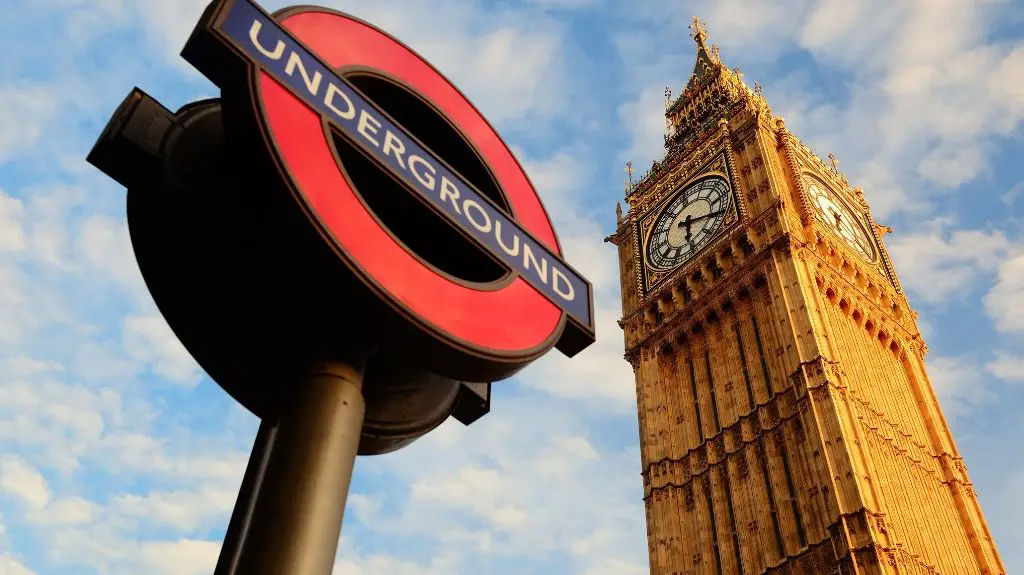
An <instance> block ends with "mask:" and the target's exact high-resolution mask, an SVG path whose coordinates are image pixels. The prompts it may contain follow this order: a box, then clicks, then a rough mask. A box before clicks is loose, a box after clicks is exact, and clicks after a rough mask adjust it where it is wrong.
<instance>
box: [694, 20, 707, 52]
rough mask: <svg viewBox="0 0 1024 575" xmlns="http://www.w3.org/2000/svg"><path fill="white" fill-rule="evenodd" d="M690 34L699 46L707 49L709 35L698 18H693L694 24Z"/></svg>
mask: <svg viewBox="0 0 1024 575" xmlns="http://www.w3.org/2000/svg"><path fill="white" fill-rule="evenodd" d="M690 34H691V36H693V39H694V41H696V42H697V46H699V47H701V48H705V49H706V48H707V46H705V45H704V42H705V41H706V40H707V39H708V33H707V32H706V31H705V30H704V24H703V23H702V22H701V21H700V18H699V17H697V16H694V17H693V24H691V25H690Z"/></svg>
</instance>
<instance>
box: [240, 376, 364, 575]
mask: <svg viewBox="0 0 1024 575" xmlns="http://www.w3.org/2000/svg"><path fill="white" fill-rule="evenodd" d="M362 381H363V369H362V368H356V367H353V366H352V365H350V364H348V363H342V362H327V363H322V364H318V365H316V366H315V367H314V369H313V370H311V371H310V372H309V374H308V376H307V377H306V378H305V379H304V381H300V382H298V385H296V386H295V387H294V388H293V389H292V391H291V393H289V397H288V398H287V399H286V400H285V403H284V404H283V405H282V406H281V407H282V409H281V411H280V417H279V419H278V423H277V430H276V434H275V437H274V439H273V444H274V445H273V447H274V448H273V449H272V450H270V456H269V459H268V460H267V464H266V471H265V472H264V474H263V479H262V480H261V481H260V484H259V489H258V490H259V497H257V498H256V499H255V505H254V506H253V510H252V514H251V518H250V520H249V522H248V530H247V532H246V533H245V534H244V544H243V545H241V546H240V548H241V552H240V553H239V557H238V560H237V562H236V563H235V565H236V567H235V569H236V570H237V572H238V573H239V574H245V575H330V573H331V570H332V568H333V567H334V556H335V553H337V550H338V539H339V537H340V536H341V523H342V520H343V518H344V514H345V501H346V499H347V498H348V489H349V484H350V482H351V480H352V472H353V470H354V468H355V460H356V454H357V452H358V450H359V439H360V435H361V432H362V427H363V418H364V416H365V413H366V404H365V403H364V401H363V394H362Z"/></svg>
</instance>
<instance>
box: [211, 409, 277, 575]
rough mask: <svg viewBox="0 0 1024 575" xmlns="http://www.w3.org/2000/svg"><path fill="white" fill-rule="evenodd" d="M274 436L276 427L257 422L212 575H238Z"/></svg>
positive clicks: (264, 421) (264, 422)
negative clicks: (254, 436)
mask: <svg viewBox="0 0 1024 575" xmlns="http://www.w3.org/2000/svg"><path fill="white" fill-rule="evenodd" d="M276 435H277V425H276V424H271V423H268V422H267V421H266V420H263V421H260V427H259V430H258V431H256V440H255V441H253V444H252V453H251V454H250V455H249V463H248V465H246V467H245V475H244V476H242V485H241V487H239V488H238V497H237V498H236V499H235V508H234V510H232V512H231V519H230V521H229V522H228V529H227V531H226V532H225V533H224V543H223V545H221V548H220V557H218V558H217V567H216V568H215V569H214V571H213V575H240V572H239V571H238V559H239V557H240V556H241V553H242V545H243V544H244V543H245V537H246V535H247V534H248V532H249V526H250V524H251V523H252V513H253V509H254V508H255V506H256V497H257V496H258V495H259V491H260V484H261V483H262V481H263V476H264V474H265V473H266V469H267V462H268V461H269V459H270V452H271V450H272V449H273V448H274V438H275V436H276Z"/></svg>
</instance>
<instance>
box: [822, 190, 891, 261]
mask: <svg viewBox="0 0 1024 575" xmlns="http://www.w3.org/2000/svg"><path fill="white" fill-rule="evenodd" d="M804 186H805V187H806V188H807V196H808V199H810V201H811V210H812V211H813V212H814V217H815V218H817V219H818V220H819V221H820V222H821V223H823V224H824V225H825V227H827V228H828V229H829V230H831V231H832V233H834V234H835V235H837V236H839V237H840V238H841V239H842V240H843V241H844V242H846V244H847V245H848V246H849V247H850V248H851V249H852V250H853V251H854V252H855V253H856V254H857V255H859V256H860V257H862V258H864V259H865V260H867V261H869V262H874V261H875V260H876V259H877V257H878V253H877V251H876V250H875V243H874V241H873V240H872V237H871V234H870V233H868V230H867V227H866V226H865V217H864V216H863V214H860V213H859V212H858V211H855V210H852V209H850V207H849V206H847V204H846V202H845V201H843V200H842V199H841V198H840V197H839V196H838V195H837V194H836V193H835V192H833V191H832V189H831V188H829V187H828V186H826V185H825V184H824V183H822V182H820V181H819V180H818V179H817V178H813V177H809V176H808V177H805V178H804Z"/></svg>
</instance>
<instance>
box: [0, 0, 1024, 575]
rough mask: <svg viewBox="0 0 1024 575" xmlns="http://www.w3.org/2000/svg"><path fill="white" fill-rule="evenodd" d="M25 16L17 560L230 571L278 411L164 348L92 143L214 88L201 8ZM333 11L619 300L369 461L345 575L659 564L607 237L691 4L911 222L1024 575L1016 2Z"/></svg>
mask: <svg viewBox="0 0 1024 575" xmlns="http://www.w3.org/2000/svg"><path fill="white" fill-rule="evenodd" d="M19 4H20V6H19V7H18V8H16V9H13V10H12V9H9V10H8V11H7V12H6V13H5V17H4V18H2V19H0V37H2V38H4V41H5V51H6V57H5V58H3V59H2V60H0V574H3V575H26V574H32V573H37V574H43V573H45V574H58V575H63V574H92V573H100V574H126V575H128V574H137V573H149V574H153V575H198V574H208V573H210V572H212V566H213V564H214V562H215V560H216V556H217V552H218V549H219V541H220V538H221V537H222V536H223V530H224V527H225V526H226V523H227V517H228V514H229V513H230V509H231V506H232V504H233V502H234V495H235V492H236V490H237V487H238V482H239V480H240V478H241V475H242V472H243V470H244V466H245V461H246V458H247V455H248V450H249V447H250V445H251V441H252V438H253V436H254V433H255V429H256V425H257V422H256V421H255V419H254V418H253V417H252V416H250V415H249V414H247V413H245V412H244V411H242V410H241V409H240V408H238V407H236V406H235V405H233V404H232V402H231V401H230V400H229V399H228V398H227V397H226V395H225V394H224V393H223V392H221V391H220V389H219V388H218V387H216V385H214V384H213V383H212V382H211V381H210V380H209V379H207V378H206V377H205V376H203V375H202V373H201V372H200V371H199V370H198V368H197V367H196V366H195V364H194V363H193V362H192V360H191V359H190V357H189V356H188V354H187V353H186V352H185V351H184V350H183V349H182V348H181V346H180V344H178V342H177V341H176V340H175V339H174V337H173V336H172V335H171V333H170V331H169V329H168V328H167V326H166V324H165V323H164V322H163V320H162V319H161V318H160V316H159V314H158V313H157V312H156V310H155V307H154V306H153V304H152V302H151V300H150V298H149V296H148V294H147V293H146V291H145V288H144V286H143V285H142V283H141V279H140V277H139V275H138V271H137V268H136V266H135V263H134V260H133V256H132V253H131V247H130V244H129V241H128V235H127V230H126V227H125V224H124V190H123V189H121V188H120V187H119V186H118V185H116V184H115V183H113V182H112V181H110V180H108V179H107V178H106V177H105V176H104V175H102V174H100V173H98V172H97V171H96V170H94V169H92V168H91V167H90V166H88V165H87V164H86V163H85V162H84V157H85V154H86V153H87V151H88V149H89V147H90V146H91V145H92V143H93V141H94V139H95V137H96V135H97V134H98V132H99V130H100V129H101V128H102V127H103V125H104V123H105V122H106V120H107V119H108V118H109V116H110V113H111V112H112V111H113V109H114V107H115V106H116V105H117V104H118V103H119V102H120V101H121V99H122V98H123V97H124V96H125V95H126V94H127V92H128V91H129V90H130V89H131V88H132V87H133V86H136V85H137V86H140V87H141V88H143V89H144V90H146V91H147V92H149V93H150V94H152V95H153V96H154V97H156V98H157V99H159V100H160V101H162V102H163V103H164V104H165V105H168V106H169V107H172V108H174V107H176V106H179V105H181V104H183V103H185V102H188V101H190V100H193V99H196V98H199V97H208V96H212V95H215V94H216V88H215V87H214V86H212V85H211V84H209V83H208V82H207V81H206V80H205V79H203V78H201V77H200V76H199V75H198V74H197V73H195V72H194V71H192V70H191V69H190V68H189V66H188V65H187V64H186V63H185V62H184V61H183V60H181V59H180V57H179V56H178V52H179V50H180V48H181V46H182V45H183V43H184V40H185V38H186V37H187V34H188V33H189V32H190V31H191V29H192V26H193V24H194V23H195V21H196V19H197V18H198V16H199V14H200V12H201V10H202V8H203V5H204V2H203V0H162V1H161V2H151V1H142V0H33V1H31V2H25V3H19ZM325 4H329V5H331V6H334V7H337V8H341V9H343V10H346V11H349V12H351V13H353V14H355V15H357V16H360V17H363V18H365V19H368V20H370V21H371V22H374V23H375V24H377V25H379V26H381V27H383V28H385V29H386V30H388V31H390V32H392V33H393V34H395V35H397V36H398V37H399V38H401V39H402V40H403V41H405V42H406V43H408V44H409V45H411V46H412V47H413V48H414V49H416V50H418V51H419V52H420V53H422V54H423V55H425V56H426V57H427V58H428V59H430V60H431V61H432V62H434V63H435V64H436V65H437V66H438V67H439V68H440V69H441V70H442V71H444V72H445V73H446V74H447V75H448V76H449V77H450V78H452V79H453V80H454V81H455V82H456V83H457V84H458V85H459V86H460V87H461V88H462V89H463V90H464V91H465V92H466V93H467V94H468V95H469V96H470V98H472V99H473V100H474V102H475V103H477V105H478V106H479V107H480V108H481V110H482V111H483V112H484V114H485V115H486V116H488V117H489V118H490V119H491V120H492V121H493V122H494V123H495V124H496V125H497V127H498V129H499V131H501V132H502V134H503V135H504V136H505V137H506V139H507V140H508V141H509V142H511V143H512V144H513V145H514V146H515V148H516V153H517V155H518V156H519V158H520V159H521V160H522V162H523V163H524V165H525V166H526V167H527V170H528V172H529V173H530V175H531V178H532V179H533V181H534V183H535V185H536V187H537V188H538V189H539V190H540V193H541V194H542V196H543V197H544V200H545V202H546V204H547V206H548V208H549V210H550V211H551V212H552V213H553V214H554V215H555V217H556V220H557V224H558V230H559V233H560V235H561V237H562V240H563V244H564V246H565V250H566V252H567V255H568V257H569V259H570V261H572V262H573V263H574V264H575V265H576V266H577V267H578V268H580V269H581V271H583V272H584V273H585V274H586V275H587V276H588V277H589V278H590V279H591V281H593V282H594V284H595V286H596V291H597V297H598V303H597V310H598V319H599V326H598V327H599V341H598V343H596V344H595V345H594V346H592V348H591V349H589V350H587V351H586V352H584V353H583V354H580V355H579V356H578V357H577V358H576V359H574V360H572V361H567V360H565V359H564V358H562V357H560V356H559V354H557V353H553V354H551V355H550V357H547V358H545V359H543V360H541V361H540V362H538V363H537V364H536V365H534V366H531V367H530V368H529V369H527V370H526V371H525V372H523V373H522V374H520V375H519V376H518V377H517V378H516V379H514V380H511V381H507V382H502V384H501V385H499V386H497V389H496V397H495V400H494V404H493V411H492V413H491V414H490V415H488V416H487V417H485V418H484V419H482V420H480V421H479V422H477V423H475V424H474V425H473V426H471V427H468V428H467V427H463V426H461V424H458V423H450V424H446V425H444V426H442V427H441V428H440V429H439V430H437V431H436V432H434V433H433V434H431V435H430V436H428V437H427V438H425V439H423V440H421V441H420V442H418V443H416V444H414V445H413V446H411V447H409V448H407V449H405V450H403V451H400V452H398V453H396V454H393V455H388V456H383V457H377V458H366V459H361V460H360V461H359V462H358V469H357V477H356V479H355V483H354V485H353V488H352V495H351V499H350V506H349V511H348V514H347V517H346V521H345V526H344V530H343V537H342V543H341V547H340V550H339V560H338V566H337V569H336V572H339V573H346V574H352V575H357V574H371V573H372V574H374V575H428V574H442V573H443V574H445V575H451V574H452V573H465V574H470V573H473V574H476V573H493V574H496V575H501V574H505V573H509V574H511V573H516V574H519V573H536V574H538V575H540V574H555V573H557V574H560V575H561V574H578V575H635V574H642V573H647V567H646V542H645V527H644V518H643V505H642V501H641V495H642V492H641V483H640V474H639V472H640V467H639V454H638V448H637V432H636V415H635V391H634V387H633V378H632V373H631V370H630V369H629V367H628V364H626V362H625V361H623V360H622V357H621V356H622V339H621V332H620V331H619V330H618V328H617V327H616V326H615V323H614V321H615V319H617V317H618V315H619V303H618V287H617V269H616V265H617V264H616V260H615V255H614V250H613V249H612V248H611V246H609V245H608V244H605V243H603V242H602V241H601V240H602V238H603V237H604V236H605V235H606V234H607V233H609V232H610V231H611V229H612V226H613V224H614V221H615V220H614V217H615V216H614V206H615V202H616V201H617V200H619V199H620V198H621V197H622V180H623V177H624V173H623V171H622V166H623V164H624V163H625V162H626V161H627V160H632V161H633V163H634V164H635V165H637V166H645V165H649V164H650V162H651V161H652V160H653V159H655V158H656V157H659V156H660V154H661V150H660V146H661V136H662V129H663V118H662V110H663V90H664V87H665V86H666V85H668V86H670V87H672V88H673V90H674V91H676V92H678V91H679V89H680V88H681V87H682V85H683V84H684V82H685V80H686V78H687V77H688V76H689V74H690V72H691V70H692V64H693V56H694V48H693V42H692V40H691V39H690V38H689V36H688V31H687V25H688V24H689V22H690V19H691V18H692V17H693V15H695V14H699V15H700V16H701V17H702V18H703V19H704V20H705V21H706V23H707V27H708V30H709V33H710V37H711V40H712V41H715V42H717V43H718V44H719V45H720V47H721V53H722V58H723V60H724V61H725V62H726V63H727V64H729V65H730V66H739V67H741V68H742V70H743V71H744V73H745V77H746V80H747V81H748V83H753V82H754V81H757V82H760V83H761V84H762V85H763V86H764V94H765V96H766V97H767V99H768V101H769V103H770V104H771V105H772V106H773V108H774V110H775V112H776V113H777V114H778V115H782V116H784V117H785V118H786V120H787V126H788V127H789V128H790V129H791V130H792V131H793V132H794V133H796V134H797V135H798V136H799V137H801V138H802V139H803V140H804V141H805V142H806V143H807V144H808V145H809V146H810V147H811V148H812V149H814V150H815V151H816V152H817V153H818V154H819V155H820V156H822V157H824V156H825V155H826V154H827V153H828V152H830V151H832V152H835V153H836V154H837V155H838V157H839V160H840V167H841V169H842V170H843V171H845V172H846V173H847V175H848V177H849V179H850V181H851V183H853V184H854V185H860V186H862V187H863V188H864V190H865V195H866V197H867V198H868V200H869V202H870V203H871V205H872V207H873V210H874V213H875V215H876V216H877V218H878V219H879V220H880V221H881V223H884V224H888V225H890V226H892V227H893V229H894V230H895V231H894V233H893V234H891V235H889V236H887V240H888V242H887V243H888V245H889V248H890V250H891V252H892V255H893V259H894V261H895V265H896V268H897V271H898V272H899V273H900V275H901V277H902V280H903V283H904V285H905V286H906V288H907V289H908V291H909V292H910V296H911V303H912V305H913V306H914V308H915V309H917V310H918V311H919V312H920V314H921V316H920V324H921V327H922V331H923V332H924V333H925V336H926V341H927V342H928V345H929V350H930V351H929V355H928V358H927V360H928V365H929V369H930V375H931V378H932V382H933V385H934V386H935V387H936V389H937V391H938V393H939V395H940V398H941V401H942V405H943V407H944V409H945V412H946V414H947V417H948V418H949V420H950V421H951V425H952V426H953V428H954V432H955V434H956V438H957V441H958V443H959V446H960V448H961V450H962V452H963V455H964V457H965V459H966V461H967V464H968V468H969V470H970V474H971V477H972V479H973V480H974V482H975V486H976V489H977V491H978V492H979V494H980V497H981V501H982V505H983V508H984V510H985V511H986V514H987V517H988V520H989V523H990V526H991V528H992V531H993V533H994V536H995V538H996V540H997V543H998V544H999V546H1000V549H1001V552H1002V554H1003V557H1004V560H1005V562H1006V567H1007V569H1008V570H1009V572H1011V573H1013V572H1017V571H1021V570H1024V551H1021V549H1022V548H1024V530H1022V528H1021V527H1020V524H1019V518H1020V517H1024V491H1022V489H1024V488H1022V487H1021V486H1022V485H1024V447H1021V441H1020V439H1021V437H1022V436H1024V418H1021V417H1020V416H1019V412H1020V409H1021V407H1024V387H1022V383H1024V338H1022V334H1024V305H1021V304H1024V234H1022V230H1024V162H1021V161H1020V159H1019V158H1021V157H1022V155H1024V143H1022V140H1021V123H1022V120H1024V88H1022V87H1021V86H1022V82H1021V80H1022V79H1024V5H1022V4H1021V3H1020V1H1019V0H864V1H861V2H849V1H846V0H777V1H776V2H772V3H766V2H760V1H757V0H717V1H715V2H710V1H703V0H701V1H682V0H672V1H669V0H660V1H653V0H636V1H634V2H631V3H628V8H627V6H626V4H627V3H618V2H611V1H610V0H533V1H527V2H518V3H516V2H507V1H499V2H482V1H475V0H431V1H430V2H426V1H424V0H420V1H403V0H394V1H391V2H375V1H373V0H365V1H351V2H325ZM768 4H771V7H769V6H768ZM281 5H282V4H281V3H278V2H267V3H266V4H265V6H266V7H267V8H269V9H274V8H278V7H280V6H281ZM428 23H429V24H428Z"/></svg>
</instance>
